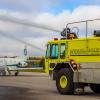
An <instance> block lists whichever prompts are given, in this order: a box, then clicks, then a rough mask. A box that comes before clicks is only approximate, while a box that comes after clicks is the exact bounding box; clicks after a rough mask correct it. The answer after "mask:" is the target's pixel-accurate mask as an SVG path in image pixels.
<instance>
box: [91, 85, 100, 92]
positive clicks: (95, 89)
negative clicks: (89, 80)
mask: <svg viewBox="0 0 100 100" xmlns="http://www.w3.org/2000/svg"><path fill="white" fill-rule="evenodd" d="M90 88H91V90H92V91H93V92H94V93H100V84H90Z"/></svg>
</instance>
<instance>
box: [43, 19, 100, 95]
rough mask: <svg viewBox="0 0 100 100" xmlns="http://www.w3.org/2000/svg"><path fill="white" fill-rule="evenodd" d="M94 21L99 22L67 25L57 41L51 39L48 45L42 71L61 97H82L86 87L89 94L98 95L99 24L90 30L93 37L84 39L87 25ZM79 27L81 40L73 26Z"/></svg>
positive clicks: (99, 79)
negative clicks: (81, 25) (80, 94)
mask: <svg viewBox="0 0 100 100" xmlns="http://www.w3.org/2000/svg"><path fill="white" fill-rule="evenodd" d="M98 20H100V19H94V20H87V21H81V22H74V23H69V24H67V26H66V28H65V29H64V31H63V32H62V33H61V36H62V38H61V39H60V40H58V39H57V38H54V40H52V41H49V42H48V44H47V50H46V57H45V67H46V68H45V71H46V73H48V74H52V75H53V79H55V80H56V87H57V89H58V91H59V92H60V93H61V94H73V93H83V92H84V87H85V86H90V88H91V89H92V90H93V92H95V93H100V76H99V75H100V30H99V28H100V27H99V24H98V25H97V26H98V28H97V29H93V32H92V34H93V35H90V37H89V36H88V31H89V30H90V29H91V28H89V23H90V22H94V21H97V22H98ZM80 23H84V25H85V28H84V29H83V28H82V30H84V31H85V32H86V33H85V37H83V32H81V31H80V30H79V28H78V27H77V26H74V25H75V24H80ZM71 25H72V27H70V26H71ZM91 25H92V24H91ZM91 25H90V26H91ZM94 26H96V25H94ZM93 28H94V27H93ZM79 34H81V36H80V37H79Z"/></svg>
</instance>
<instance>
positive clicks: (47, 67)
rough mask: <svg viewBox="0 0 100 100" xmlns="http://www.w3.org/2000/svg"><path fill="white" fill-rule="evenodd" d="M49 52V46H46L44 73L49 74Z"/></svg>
mask: <svg viewBox="0 0 100 100" xmlns="http://www.w3.org/2000/svg"><path fill="white" fill-rule="evenodd" d="M50 51H51V45H50V44H48V45H47V50H46V56H45V72H46V73H47V74H49V59H50Z"/></svg>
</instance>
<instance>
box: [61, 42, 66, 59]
mask: <svg viewBox="0 0 100 100" xmlns="http://www.w3.org/2000/svg"><path fill="white" fill-rule="evenodd" d="M60 58H61V59H64V58H65V44H61V47H60Z"/></svg>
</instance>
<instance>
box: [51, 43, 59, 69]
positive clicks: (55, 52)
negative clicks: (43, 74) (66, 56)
mask: <svg viewBox="0 0 100 100" xmlns="http://www.w3.org/2000/svg"><path fill="white" fill-rule="evenodd" d="M58 59H59V45H58V44H51V55H50V62H49V65H50V67H49V71H52V70H53V69H54V67H55V65H56V64H57V63H58V62H59V60H58Z"/></svg>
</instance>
